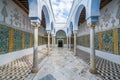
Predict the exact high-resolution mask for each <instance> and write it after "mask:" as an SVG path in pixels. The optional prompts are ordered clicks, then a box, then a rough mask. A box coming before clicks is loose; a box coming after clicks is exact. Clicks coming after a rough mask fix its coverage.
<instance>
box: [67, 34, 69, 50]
mask: <svg viewBox="0 0 120 80" xmlns="http://www.w3.org/2000/svg"><path fill="white" fill-rule="evenodd" d="M67 48H69V45H68V36H67Z"/></svg>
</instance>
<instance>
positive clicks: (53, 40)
mask: <svg viewBox="0 0 120 80" xmlns="http://www.w3.org/2000/svg"><path fill="white" fill-rule="evenodd" d="M53 47H54V37H53V36H52V48H53Z"/></svg>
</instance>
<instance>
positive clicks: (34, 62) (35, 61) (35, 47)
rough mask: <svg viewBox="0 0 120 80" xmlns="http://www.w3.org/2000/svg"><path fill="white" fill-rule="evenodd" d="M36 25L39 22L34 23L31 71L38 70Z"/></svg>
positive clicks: (35, 71)
mask: <svg viewBox="0 0 120 80" xmlns="http://www.w3.org/2000/svg"><path fill="white" fill-rule="evenodd" d="M38 26H39V23H34V25H33V27H34V47H33V67H32V71H31V72H32V73H37V72H38Z"/></svg>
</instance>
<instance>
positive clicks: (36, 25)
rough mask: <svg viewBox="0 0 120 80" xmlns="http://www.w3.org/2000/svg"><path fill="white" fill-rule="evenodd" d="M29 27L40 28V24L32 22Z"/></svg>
mask: <svg viewBox="0 0 120 80" xmlns="http://www.w3.org/2000/svg"><path fill="white" fill-rule="evenodd" d="M31 25H32V26H33V27H39V26H40V23H38V22H32V23H31Z"/></svg>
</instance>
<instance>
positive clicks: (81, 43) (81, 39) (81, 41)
mask: <svg viewBox="0 0 120 80" xmlns="http://www.w3.org/2000/svg"><path fill="white" fill-rule="evenodd" d="M83 44H84V40H83V36H81V37H80V45H82V46H83Z"/></svg>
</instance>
